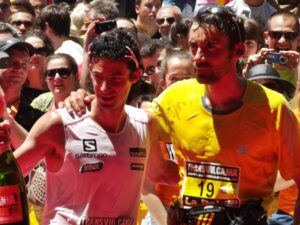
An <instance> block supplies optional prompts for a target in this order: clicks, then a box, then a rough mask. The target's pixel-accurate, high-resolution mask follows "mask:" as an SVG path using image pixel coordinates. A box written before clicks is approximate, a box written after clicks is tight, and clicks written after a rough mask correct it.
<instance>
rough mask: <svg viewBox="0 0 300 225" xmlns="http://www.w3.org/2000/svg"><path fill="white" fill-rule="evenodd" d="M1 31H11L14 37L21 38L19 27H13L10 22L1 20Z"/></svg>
mask: <svg viewBox="0 0 300 225" xmlns="http://www.w3.org/2000/svg"><path fill="white" fill-rule="evenodd" d="M0 33H9V34H11V35H12V36H13V37H14V38H19V34H18V30H17V28H15V27H13V26H12V25H10V24H9V23H4V22H0Z"/></svg>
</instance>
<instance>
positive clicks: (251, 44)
mask: <svg viewBox="0 0 300 225" xmlns="http://www.w3.org/2000/svg"><path fill="white" fill-rule="evenodd" d="M257 50H258V44H257V42H256V41H255V40H245V53H244V55H243V58H244V60H245V62H247V60H248V58H249V56H250V55H253V54H256V53H257Z"/></svg>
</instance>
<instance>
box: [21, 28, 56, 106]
mask: <svg viewBox="0 0 300 225" xmlns="http://www.w3.org/2000/svg"><path fill="white" fill-rule="evenodd" d="M24 40H25V42H27V43H29V44H31V45H32V46H33V48H34V54H33V55H32V56H31V58H30V65H29V71H28V76H27V80H26V82H25V84H24V87H23V89H22V95H25V96H28V98H29V99H30V100H29V102H28V104H30V103H31V101H32V100H33V99H34V98H36V97H37V96H39V95H40V94H42V93H44V92H46V91H47V90H48V87H47V84H46V82H45V61H46V57H47V56H48V55H50V54H52V53H53V48H52V46H51V43H50V40H49V39H48V38H47V37H46V36H45V35H44V34H43V33H42V32H41V31H29V32H28V33H27V34H26V36H25V39H24Z"/></svg>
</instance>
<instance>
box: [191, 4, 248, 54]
mask: <svg viewBox="0 0 300 225" xmlns="http://www.w3.org/2000/svg"><path fill="white" fill-rule="evenodd" d="M218 11H220V12H218ZM194 20H195V22H197V23H199V26H201V27H203V28H205V29H207V26H209V27H210V26H213V27H215V28H216V29H217V30H219V31H220V32H222V33H223V34H225V35H227V36H228V39H229V46H228V47H229V48H233V47H234V46H235V45H236V44H238V43H240V42H245V30H244V21H243V19H242V18H240V17H238V16H236V15H235V14H234V13H233V11H232V10H231V9H230V8H228V7H220V6H211V7H205V8H203V9H202V10H199V11H198V13H197V15H196V16H195V17H194Z"/></svg>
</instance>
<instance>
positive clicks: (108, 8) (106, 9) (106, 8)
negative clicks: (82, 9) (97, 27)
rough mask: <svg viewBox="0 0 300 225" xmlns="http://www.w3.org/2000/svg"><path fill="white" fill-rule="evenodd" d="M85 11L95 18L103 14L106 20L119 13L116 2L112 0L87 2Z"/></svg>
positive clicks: (113, 17)
mask: <svg viewBox="0 0 300 225" xmlns="http://www.w3.org/2000/svg"><path fill="white" fill-rule="evenodd" d="M87 11H89V12H90V13H92V14H93V15H94V16H95V18H94V19H98V18H99V17H102V16H104V17H105V18H106V19H107V20H113V19H115V18H116V17H117V16H118V15H119V9H118V4H117V3H116V2H115V1H114V0H93V1H91V2H90V3H89V4H88V7H87Z"/></svg>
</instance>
